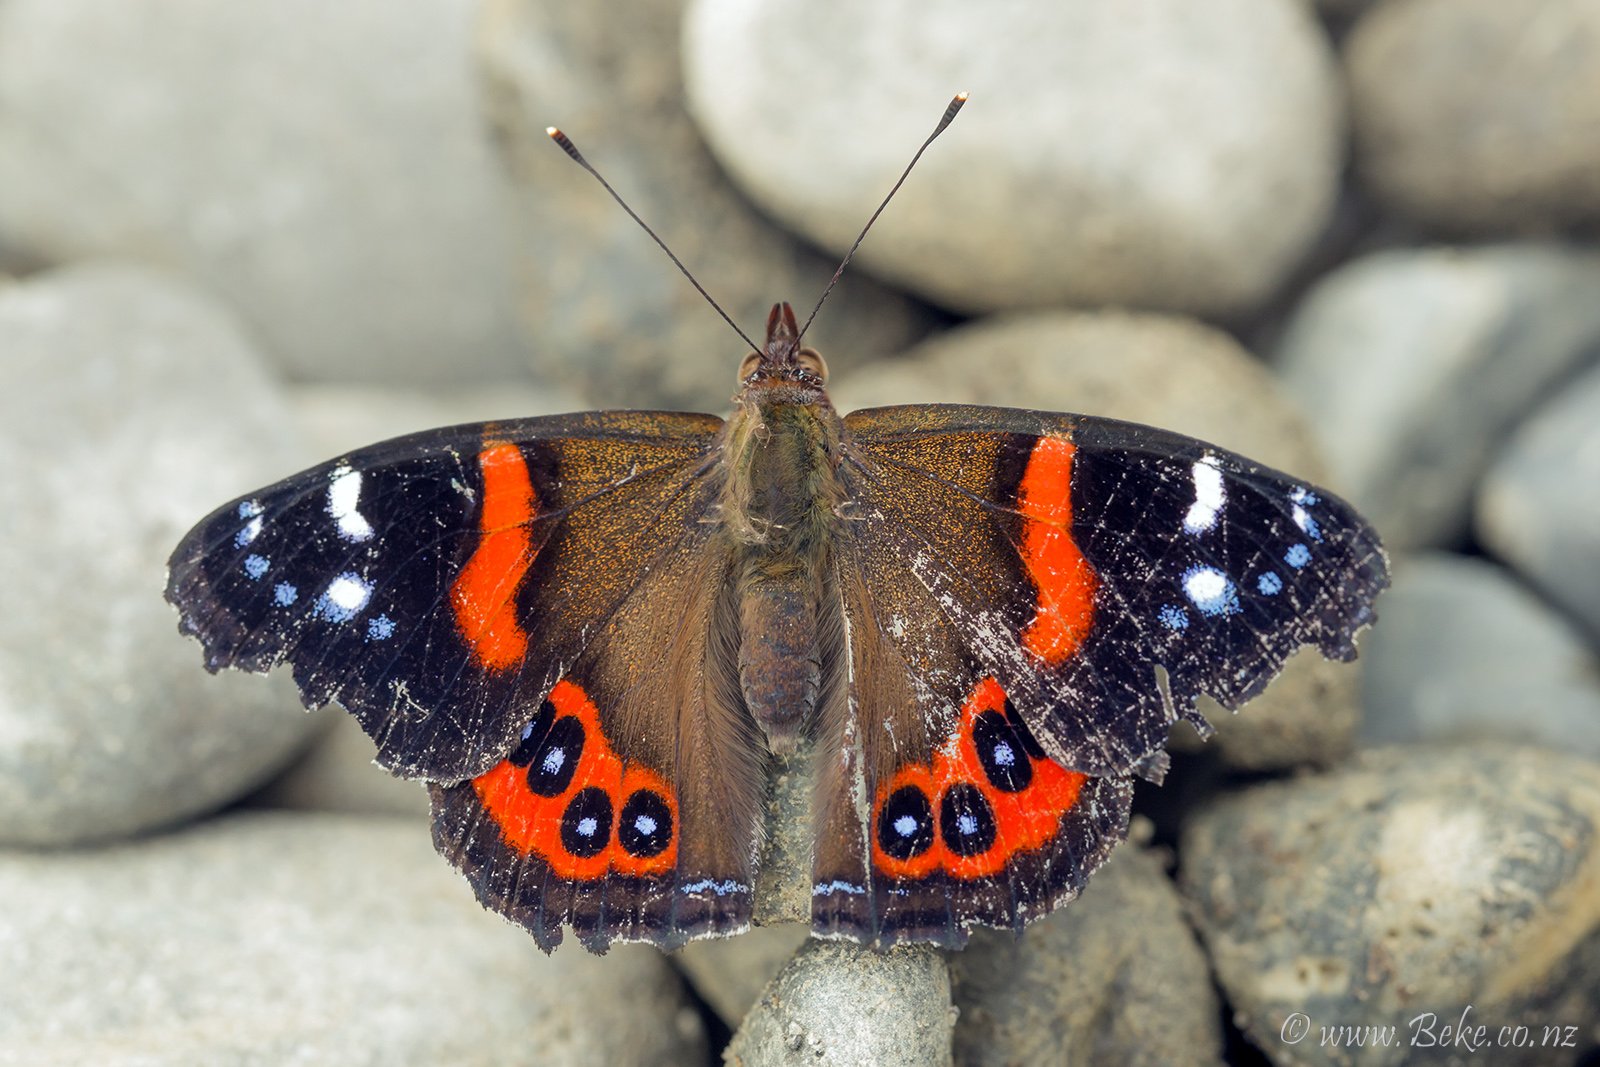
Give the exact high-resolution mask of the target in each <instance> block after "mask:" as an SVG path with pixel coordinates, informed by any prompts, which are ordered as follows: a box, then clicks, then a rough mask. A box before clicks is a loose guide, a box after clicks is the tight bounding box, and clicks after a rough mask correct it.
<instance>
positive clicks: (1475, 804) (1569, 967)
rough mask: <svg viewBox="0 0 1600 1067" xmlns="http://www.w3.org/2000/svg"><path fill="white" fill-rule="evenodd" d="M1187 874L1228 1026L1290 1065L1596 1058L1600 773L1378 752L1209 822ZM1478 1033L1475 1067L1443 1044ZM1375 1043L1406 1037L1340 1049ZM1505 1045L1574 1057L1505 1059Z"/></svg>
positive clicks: (1539, 758)
mask: <svg viewBox="0 0 1600 1067" xmlns="http://www.w3.org/2000/svg"><path fill="white" fill-rule="evenodd" d="M1179 855H1180V856H1181V857H1182V867H1183V870H1182V888H1183V892H1184V895H1185V896H1186V897H1187V898H1188V899H1189V902H1190V904H1191V905H1192V907H1191V909H1190V914H1191V915H1192V917H1193V918H1194V920H1195V921H1196V923H1197V924H1198V926H1199V928H1200V933H1201V937H1202V939H1203V940H1204V942H1205V944H1206V948H1207V950H1208V953H1209V955H1210V957H1211V961H1212V964H1213V966H1214V968H1215V971H1216V975H1217V979H1218V981H1219V982H1220V984H1221V986H1222V989H1223V992H1224V994H1225V995H1226V997H1227V999H1228V1002H1229V1005H1230V1007H1231V1008H1232V1011H1233V1018H1234V1019H1235V1021H1236V1022H1237V1024H1238V1025H1239V1026H1240V1027H1241V1028H1242V1029H1243V1030H1244V1032H1245V1033H1246V1035H1247V1036H1248V1037H1249V1038H1250V1040H1251V1041H1252V1042H1253V1043H1254V1044H1255V1045H1256V1046H1257V1047H1258V1048H1260V1049H1261V1050H1262V1051H1263V1052H1264V1053H1266V1055H1267V1057H1268V1058H1269V1059H1271V1060H1272V1061H1273V1062H1275V1063H1291V1062H1292V1063H1299V1064H1323V1063H1327V1064H1349V1063H1358V1062H1359V1063H1361V1064H1370V1065H1385V1064H1399V1063H1415V1062H1429V1063H1437V1062H1449V1063H1464V1062H1468V1060H1469V1059H1471V1060H1472V1061H1474V1062H1477V1061H1479V1060H1481V1061H1482V1062H1494V1063H1518V1062H1525V1063H1549V1062H1570V1061H1571V1060H1572V1059H1573V1057H1574V1056H1575V1055H1576V1052H1575V1051H1573V1050H1574V1049H1576V1048H1584V1047H1587V1046H1588V1044H1589V1043H1590V1042H1592V1041H1593V1039H1594V1036H1593V1033H1592V1032H1591V1031H1590V1030H1589V1028H1590V1026H1591V1025H1592V1023H1593V1019H1594V1005H1595V1004H1596V1003H1597V1002H1600V893H1597V892H1596V891H1595V886H1596V885H1597V884H1600V766H1597V765H1596V764H1594V763H1593V762H1591V761H1588V760H1583V759H1577V758H1573V757H1570V756H1564V755H1559V754H1557V753H1553V752H1547V751H1544V750H1540V749H1534V748H1522V749H1518V748H1507V747H1505V746H1504V745H1502V744H1499V743H1493V744H1485V745H1481V746H1476V747H1467V746H1458V747H1435V746H1395V747H1392V748H1385V749H1377V750H1373V751H1370V752H1366V753H1363V754H1361V755H1360V756H1359V757H1358V758H1357V759H1356V760H1355V762H1354V763H1353V764H1351V765H1349V766H1347V767H1345V768H1342V769H1341V770H1339V771H1336V772H1334V773H1331V774H1327V775H1323V776H1320V777H1315V778H1301V779H1296V780H1293V781H1284V782H1277V783H1272V784H1269V785H1262V786H1258V787H1255V788H1252V789H1248V790H1245V791H1244V792H1241V793H1238V794H1235V795H1233V796H1231V797H1227V798H1225V799H1223V800H1220V801H1218V802H1216V803H1214V804H1213V805H1211V806H1209V807H1207V808H1206V809H1204V810H1203V811H1201V812H1199V813H1198V814H1197V816H1196V817H1195V819H1194V821H1193V822H1192V823H1191V824H1190V827H1189V830H1188V832H1187V833H1186V834H1185V835H1184V838H1183V841H1182V843H1181V847H1180V851H1179ZM1463 1020H1464V1021H1465V1024H1466V1027H1467V1028H1468V1029H1469V1030H1470V1031H1471V1033H1472V1034H1473V1037H1472V1038H1471V1040H1475V1041H1479V1042H1481V1043H1480V1044H1478V1045H1477V1046H1476V1050H1475V1052H1476V1054H1475V1055H1472V1056H1467V1055H1465V1053H1464V1051H1463V1049H1462V1047H1461V1046H1459V1045H1456V1044H1453V1043H1452V1042H1451V1041H1450V1038H1449V1037H1445V1038H1444V1039H1443V1040H1442V1041H1441V1034H1442V1033H1443V1030H1444V1028H1445V1027H1447V1026H1448V1027H1452V1028H1454V1027H1457V1026H1458V1025H1461V1024H1462V1022H1463ZM1480 1025H1481V1026H1484V1027H1487V1033H1486V1034H1484V1035H1481V1036H1480V1035H1478V1032H1477V1030H1476V1027H1478V1026H1480ZM1372 1026H1377V1027H1391V1026H1392V1027H1394V1028H1395V1036H1394V1037H1393V1039H1392V1040H1391V1041H1389V1042H1388V1043H1372V1044H1369V1045H1367V1046H1366V1047H1364V1048H1356V1047H1352V1046H1351V1044H1350V1041H1349V1039H1348V1034H1349V1031H1337V1030H1335V1028H1337V1027H1372ZM1502 1026H1510V1027H1519V1026H1520V1027H1527V1028H1529V1031H1531V1037H1532V1040H1533V1041H1534V1042H1535V1043H1537V1042H1539V1041H1540V1040H1541V1034H1542V1033H1544V1028H1545V1027H1547V1026H1548V1027H1550V1028H1552V1030H1553V1031H1554V1033H1555V1034H1556V1035H1557V1037H1556V1040H1558V1041H1559V1040H1568V1041H1575V1042H1576V1044H1575V1045H1574V1044H1567V1045H1566V1046H1564V1048H1563V1047H1562V1046H1560V1045H1555V1046H1549V1047H1542V1048H1541V1047H1526V1048H1513V1047H1506V1046H1505V1045H1504V1044H1501V1043H1498V1038H1497V1035H1498V1034H1499V1029H1500V1027H1502ZM1569 1027H1570V1029H1566V1028H1569ZM1324 1028H1327V1029H1326V1030H1325V1029H1324ZM1329 1032H1332V1033H1333V1034H1334V1036H1333V1038H1332V1040H1331V1042H1330V1041H1328V1040H1326V1038H1327V1035H1328V1033H1329ZM1367 1032H1369V1033H1370V1032H1371V1031H1367ZM1341 1034H1344V1035H1346V1036H1345V1037H1341V1036H1340V1035H1341ZM1430 1042H1431V1043H1430Z"/></svg>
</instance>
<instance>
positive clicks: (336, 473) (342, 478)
mask: <svg viewBox="0 0 1600 1067" xmlns="http://www.w3.org/2000/svg"><path fill="white" fill-rule="evenodd" d="M360 500H361V472H360V471H358V470H354V469H352V468H350V467H348V466H345V465H343V464H341V465H339V466H337V467H335V468H334V469H333V475H332V477H331V478H330V479H329V481H328V514H329V515H332V516H333V521H334V522H335V523H336V524H337V525H338V527H339V536H340V537H342V538H344V539H345V540H346V541H365V540H367V539H368V538H370V537H371V536H372V524H371V523H370V522H368V521H367V519H366V516H365V515H362V514H361V512H359V511H357V510H356V505H357V504H358V503H359V502H360Z"/></svg>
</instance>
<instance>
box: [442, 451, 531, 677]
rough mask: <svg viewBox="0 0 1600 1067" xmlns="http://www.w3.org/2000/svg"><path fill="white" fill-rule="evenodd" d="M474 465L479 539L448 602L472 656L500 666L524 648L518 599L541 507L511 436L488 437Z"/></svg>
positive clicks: (513, 662) (512, 662)
mask: <svg viewBox="0 0 1600 1067" xmlns="http://www.w3.org/2000/svg"><path fill="white" fill-rule="evenodd" d="M478 469H479V471H480V472H481V474H482V476H483V504H482V506H481V508H480V509H479V512H478V545H477V548H475V549H474V550H473V553H472V558H471V559H469V560H467V565H466V566H465V567H463V568H462V570H461V573H460V574H459V575H457V576H456V580H455V582H454V583H453V584H452V585H451V587H450V604H451V607H452V608H453V609H454V611H455V617H456V626H457V628H459V629H460V631H461V634H462V636H463V637H465V638H466V641H467V644H468V646H470V648H471V650H472V658H473V660H474V661H475V662H477V663H479V664H481V665H482V666H484V667H487V668H488V669H489V670H496V671H498V670H505V669H507V668H508V667H514V666H516V665H517V664H518V663H520V662H522V658H523V656H524V655H526V653H527V651H528V634H527V631H525V630H524V629H523V628H522V624H521V622H520V621H519V620H518V619H517V604H516V600H517V591H518V590H519V589H520V588H521V587H522V581H523V579H524V578H526V577H527V574H528V568H529V567H531V566H532V565H533V558H534V555H535V553H534V551H533V539H532V534H531V533H530V531H529V528H528V524H529V523H531V522H532V521H533V519H534V517H535V516H536V515H538V513H539V499H538V496H537V495H536V494H535V493H534V491H533V481H532V479H531V478H530V477H529V475H528V463H527V460H525V459H524V458H523V456H522V450H521V449H520V448H518V447H517V446H516V445H514V444H512V443H510V442H509V441H498V442H489V443H486V444H485V446H484V449H483V451H482V452H480V453H479V454H478Z"/></svg>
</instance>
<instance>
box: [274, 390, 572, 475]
mask: <svg viewBox="0 0 1600 1067" xmlns="http://www.w3.org/2000/svg"><path fill="white" fill-rule="evenodd" d="M285 391H286V393H287V395H288V397H289V402H290V403H291V404H293V405H294V410H295V414H296V415H297V416H298V417H299V420H300V424H301V425H302V426H303V427H304V428H305V432H306V434H307V436H308V437H309V438H310V439H311V441H312V447H311V450H312V451H313V452H315V453H316V456H317V458H318V459H325V458H327V457H329V456H335V455H338V454H339V453H340V452H348V451H350V450H351V449H356V448H361V447H363V446H365V445H370V444H372V443H373V442H375V441H384V440H387V439H389V438H391V437H399V436H401V435H403V434H409V433H417V432H418V431H422V430H433V429H438V428H439V427H443V426H455V425H458V424H460V423H464V422H491V421H510V420H515V419H523V418H529V417H532V416H535V415H560V414H563V413H566V412H574V411H585V410H588V408H589V405H588V404H586V403H584V401H583V400H582V399H581V398H580V397H578V396H577V395H575V394H574V393H572V392H570V391H568V390H564V389H559V388H556V387H554V386H538V387H535V386H531V385H511V384H506V385H497V386H494V387H492V388H483V387H476V386H468V387H464V388H454V387H443V388H431V389H428V390H426V391H424V390H421V389H415V388H410V387H407V386H391V385H356V384H342V383H328V382H316V383H308V384H303V385H291V386H289V387H288V388H287V389H286V390H285Z"/></svg>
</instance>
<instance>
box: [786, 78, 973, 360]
mask: <svg viewBox="0 0 1600 1067" xmlns="http://www.w3.org/2000/svg"><path fill="white" fill-rule="evenodd" d="M966 102H967V94H966V93H957V94H956V95H955V97H954V98H953V99H952V100H951V101H950V106H949V107H947V108H945V109H944V117H943V118H941V119H940V120H939V125H937V126H935V127H934V128H933V132H932V133H930V134H928V139H927V140H926V141H923V142H922V147H921V148H919V149H917V153H916V155H914V156H912V157H911V162H910V163H907V164H906V169H905V170H903V171H901V172H900V180H899V181H897V182H895V183H894V188H893V189H890V190H889V195H888V196H886V197H884V198H883V203H881V204H879V205H878V210H876V211H874V212H873V213H872V217H871V218H870V219H868V220H867V224H866V225H865V226H863V227H861V232H860V233H859V234H857V235H856V243H855V244H853V245H851V246H850V251H848V252H846V253H845V254H844V262H842V263H840V264H839V269H838V270H836V271H834V272H833V277H832V278H830V279H828V285H827V287H826V288H825V289H823V290H822V295H821V296H820V297H818V298H817V306H816V307H814V308H812V309H811V314H810V315H807V316H806V324H805V325H804V326H802V327H800V337H804V336H805V335H806V331H807V330H809V329H811V320H813V319H815V318H816V317H817V312H819V311H821V310H822V304H823V301H825V300H827V299H828V294H829V293H831V292H833V287H834V286H835V285H838V284H839V277H840V275H842V274H844V269H845V268H846V267H848V266H849V265H850V259H851V257H852V256H854V255H855V254H856V249H858V248H860V247H861V242H862V241H864V240H866V237H867V231H868V230H870V229H872V224H873V223H874V222H877V221H878V216H879V215H882V214H883V209H884V208H886V207H888V206H889V201H891V200H893V199H894V194H895V193H898V192H899V191H900V187H901V186H902V185H904V184H905V182H906V176H907V175H909V174H910V173H911V168H912V167H914V166H916V165H917V160H919V159H921V158H922V153H924V152H926V151H927V150H928V146H929V145H931V144H932V143H933V139H934V138H935V137H938V136H939V135H940V134H941V133H943V132H944V130H945V127H946V126H948V125H950V124H951V123H952V122H954V121H955V118H956V114H957V113H958V112H960V110H961V105H963V104H965V103H966ZM799 343H800V340H799V338H796V339H795V344H796V345H798V344H799Z"/></svg>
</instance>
